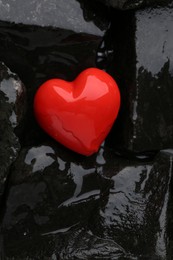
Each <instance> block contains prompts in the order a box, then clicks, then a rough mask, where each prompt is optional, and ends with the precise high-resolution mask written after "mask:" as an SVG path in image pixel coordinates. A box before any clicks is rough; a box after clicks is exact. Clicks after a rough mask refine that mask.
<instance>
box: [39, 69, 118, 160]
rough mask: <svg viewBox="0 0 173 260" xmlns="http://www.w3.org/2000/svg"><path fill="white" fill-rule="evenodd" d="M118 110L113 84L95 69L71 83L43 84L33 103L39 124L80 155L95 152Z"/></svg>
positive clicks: (88, 70)
mask: <svg viewBox="0 0 173 260" xmlns="http://www.w3.org/2000/svg"><path fill="white" fill-rule="evenodd" d="M119 107H120V93H119V89H118V87H117V84H116V82H115V81H114V80H113V78H112V77H111V76H110V75H109V74H107V73H106V72H104V71H102V70H99V69H96V68H89V69H86V70H84V71H83V72H81V73H80V74H79V76H78V77H77V78H76V79H75V80H74V81H73V82H67V81H64V80H61V79H51V80H48V81H46V82H45V83H44V84H43V85H41V87H40V88H39V89H38V91H37V93H36V95H35V100H34V111H35V116H36V119H37V121H38V123H39V125H40V126H41V127H42V128H43V129H44V130H45V131H46V132H47V133H48V134H49V135H50V136H51V137H53V138H54V139H55V140H57V141H58V142H60V143H61V144H63V145H65V146H66V147H68V148H69V149H71V150H73V151H75V152H77V153H80V154H83V155H91V154H93V153H95V152H97V151H98V149H99V146H100V145H101V143H102V142H103V140H104V139H105V137H106V136H107V134H108V133H109V131H110V129H111V127H112V125H113V122H114V120H115V119H116V117H117V114H118V111H119Z"/></svg>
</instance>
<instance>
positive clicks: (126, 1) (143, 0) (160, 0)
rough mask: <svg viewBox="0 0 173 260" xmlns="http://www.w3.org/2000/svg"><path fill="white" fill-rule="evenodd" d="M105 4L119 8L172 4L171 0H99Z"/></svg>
mask: <svg viewBox="0 0 173 260" xmlns="http://www.w3.org/2000/svg"><path fill="white" fill-rule="evenodd" d="M100 1H101V2H102V3H104V4H106V5H107V6H112V7H114V8H117V9H120V10H128V9H137V8H139V7H149V6H155V7H156V6H158V5H160V6H161V5H168V4H172V0H133V1H132V0H100Z"/></svg>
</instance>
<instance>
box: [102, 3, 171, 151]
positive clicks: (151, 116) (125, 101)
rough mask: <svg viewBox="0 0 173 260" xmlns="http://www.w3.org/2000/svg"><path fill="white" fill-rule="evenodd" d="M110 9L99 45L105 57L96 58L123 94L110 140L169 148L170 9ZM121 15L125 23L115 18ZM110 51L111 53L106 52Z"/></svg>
mask: <svg viewBox="0 0 173 260" xmlns="http://www.w3.org/2000/svg"><path fill="white" fill-rule="evenodd" d="M113 14H114V21H113V23H112V29H110V31H108V32H107V35H106V37H105V43H104V44H105V47H104V48H103V50H101V49H100V53H101V54H102V52H103V53H104V56H103V57H102V59H100V60H98V65H99V66H100V67H103V68H104V69H106V70H107V71H109V72H110V73H111V74H112V75H113V76H114V77H115V78H116V79H117V82H118V83H119V86H120V91H121V96H122V106H121V112H120V114H119V121H117V122H116V124H115V128H114V130H113V131H112V135H111V136H110V143H111V144H113V142H114V145H115V147H117V148H118V147H119V149H122V150H124V149H127V150H131V151H136V152H144V151H152V150H160V149H166V148H170V147H172V146H173V117H172V113H173V105H172V100H173V88H172V84H173V75H172V74H173V68H172V61H173V56H172V44H173V43H172V36H173V29H172V28H173V26H172V25H173V19H172V15H171V14H172V8H156V9H150V8H147V9H144V10H138V11H136V12H134V11H129V12H128V13H127V12H123V13H122V12H115V13H113ZM123 20H124V24H123V23H121V22H120V21H123ZM118 21H119V23H118ZM119 24H121V27H120V26H119ZM110 39H112V41H113V42H114V45H113V46H112V45H110V43H109V41H110ZM122 42H123V44H122ZM111 51H112V52H113V54H114V55H111V54H110V55H109V53H110V52H111ZM101 54H100V55H101ZM106 54H107V56H106ZM112 56H113V58H112ZM104 61H106V62H107V66H105V63H104ZM116 64H118V66H116ZM118 143H119V144H118Z"/></svg>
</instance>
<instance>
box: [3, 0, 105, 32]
mask: <svg viewBox="0 0 173 260" xmlns="http://www.w3.org/2000/svg"><path fill="white" fill-rule="evenodd" d="M106 13H107V9H106V8H105V6H103V5H102V4H101V3H95V2H94V3H92V1H91V3H87V2H86V1H85V0H79V1H78V0H70V1H67V2H64V0H46V1H41V0H32V1H27V0H14V1H11V0H2V1H1V2H0V21H6V22H13V23H16V24H25V25H39V26H51V27H54V28H61V29H67V30H72V31H74V32H77V33H88V34H93V35H103V34H104V32H105V30H106V29H107V26H108V19H107V18H106V17H107V15H106Z"/></svg>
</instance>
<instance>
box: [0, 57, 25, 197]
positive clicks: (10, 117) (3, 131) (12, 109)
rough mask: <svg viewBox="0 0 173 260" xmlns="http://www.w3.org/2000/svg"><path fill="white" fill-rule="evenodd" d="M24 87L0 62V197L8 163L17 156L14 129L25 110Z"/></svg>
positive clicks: (17, 148)
mask: <svg viewBox="0 0 173 260" xmlns="http://www.w3.org/2000/svg"><path fill="white" fill-rule="evenodd" d="M25 105H26V104H25V89H24V86H23V84H22V82H21V81H20V79H19V78H18V76H17V75H15V74H14V73H12V72H11V71H10V70H9V69H8V68H7V67H6V66H5V65H4V63H2V62H1V63H0V110H1V113H0V136H1V137H0V162H1V163H0V198H1V197H2V195H3V192H4V188H5V183H6V180H7V176H8V173H9V169H10V165H11V164H12V163H13V162H14V161H15V159H16V158H17V153H18V152H19V150H20V143H19V139H18V137H17V135H16V134H15V132H14V130H15V129H16V127H19V124H20V123H21V120H22V118H23V117H24V111H25Z"/></svg>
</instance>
